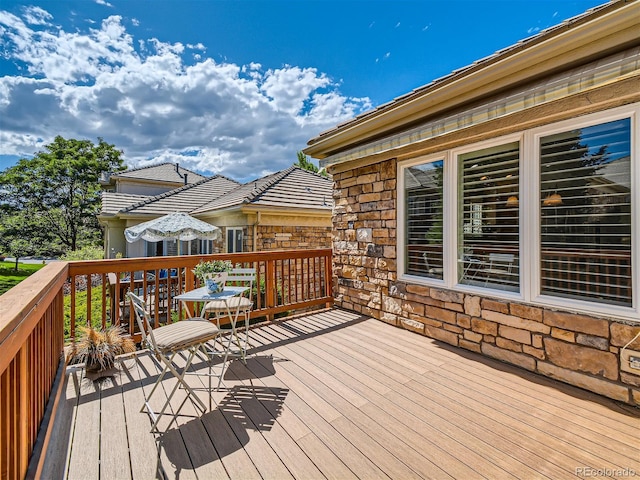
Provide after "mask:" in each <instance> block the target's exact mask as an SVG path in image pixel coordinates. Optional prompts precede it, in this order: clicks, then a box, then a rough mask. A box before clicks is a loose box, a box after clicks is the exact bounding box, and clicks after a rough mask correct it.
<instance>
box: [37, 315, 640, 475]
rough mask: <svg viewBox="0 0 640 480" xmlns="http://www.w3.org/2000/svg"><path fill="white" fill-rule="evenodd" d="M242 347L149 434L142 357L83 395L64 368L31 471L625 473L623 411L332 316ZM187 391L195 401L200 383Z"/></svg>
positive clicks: (635, 441) (265, 334) (632, 415)
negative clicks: (216, 381)
mask: <svg viewBox="0 0 640 480" xmlns="http://www.w3.org/2000/svg"><path fill="white" fill-rule="evenodd" d="M251 343H252V347H253V348H252V350H251V353H252V357H251V358H250V359H249V360H248V362H247V366H246V367H245V366H244V365H243V364H242V363H240V362H238V361H235V362H233V363H232V365H231V367H230V368H229V370H228V371H227V373H226V375H225V387H226V388H224V389H222V390H221V391H220V392H214V393H213V395H212V396H211V399H212V401H213V404H212V409H211V410H210V411H209V412H207V413H205V414H204V415H198V414H196V410H195V409H194V407H193V405H192V404H191V402H187V403H186V404H185V406H184V408H183V410H182V412H181V413H180V415H179V416H178V417H176V421H174V422H172V418H169V417H165V418H164V419H163V420H162V421H161V424H160V426H161V429H162V430H163V432H164V433H162V434H156V435H153V434H151V433H149V428H150V420H149V417H148V415H146V414H144V413H140V412H139V410H140V407H141V405H142V403H143V398H144V396H145V394H146V393H148V392H149V390H150V386H151V385H152V384H153V382H154V381H155V376H156V375H157V373H158V370H157V367H156V365H155V363H154V362H153V361H152V359H151V358H150V357H149V356H148V355H146V354H144V355H140V356H138V357H137V358H134V359H129V360H126V361H125V362H124V363H123V365H122V370H121V372H120V373H119V374H118V375H116V376H115V377H113V378H112V379H109V380H104V381H103V382H102V383H101V384H99V385H96V384H94V383H93V382H91V381H89V380H88V379H82V378H80V373H78V372H77V373H75V374H74V373H70V374H68V375H67V383H66V386H65V390H64V393H63V398H62V400H61V402H60V407H59V409H58V415H57V416H56V422H55V425H54V430H53V434H52V439H51V441H50V444H49V451H48V455H47V457H46V460H45V469H44V475H45V476H46V478H70V479H85V478H86V479H101V480H107V479H117V480H123V479H130V478H134V479H152V478H167V479H178V478H180V479H190V478H199V479H218V478H231V479H242V480H244V479H254V478H255V479H259V478H264V479H286V478H296V479H321V478H332V479H350V478H361V479H377V478H392V479H403V480H404V479H412V478H437V479H440V478H442V479H445V478H458V479H474V478H489V479H503V478H504V479H506V478H525V479H532V478H549V479H562V478H584V477H587V476H594V475H595V474H596V473H599V474H601V475H600V476H603V475H602V474H607V475H608V476H614V477H616V476H618V477H621V478H625V477H627V478H628V477H629V476H631V474H630V472H631V473H635V475H636V476H638V475H640V440H639V439H640V436H639V435H640V434H639V432H640V416H639V412H638V411H637V410H636V409H633V408H631V407H626V406H623V405H619V404H617V403H615V402H612V401H609V400H607V399H605V398H602V397H599V396H597V395H594V394H591V393H588V392H585V391H583V390H580V389H577V388H573V387H571V386H567V385H564V384H561V383H557V382H555V381H552V380H549V379H546V378H541V377H538V376H536V375H533V374H531V373H529V372H527V371H524V370H520V369H518V368H515V367H511V366H508V365H504V364H501V363H499V362H495V361H493V360H490V359H487V358H484V357H482V356H479V355H476V354H473V353H470V352H467V351H465V350H462V349H456V348H453V347H451V346H449V345H446V344H442V343H439V342H437V341H434V340H431V339H428V338H425V337H422V336H419V335H416V334H414V333H411V332H408V331H405V330H402V329H398V328H394V327H392V326H389V325H386V324H384V323H381V322H379V321H376V320H373V319H370V318H367V317H363V316H359V315H358V314H355V313H352V312H346V311H343V310H327V311H323V312H319V313H315V314H312V315H307V316H302V317H298V318H296V319H293V320H288V321H283V322H281V323H276V324H272V325H268V326H264V327H260V328H256V329H254V330H252V339H251ZM196 367H197V368H199V369H200V370H201V371H203V372H205V371H206V370H207V369H206V363H204V362H202V363H200V364H198V365H197V366H196ZM190 381H192V382H194V385H197V386H198V387H199V390H198V392H199V394H200V395H201V397H202V398H203V399H204V400H205V401H208V399H209V396H208V394H207V392H206V391H205V388H204V385H205V384H206V379H204V380H203V377H199V376H192V377H190ZM172 382H173V381H172V380H166V381H165V382H163V383H164V384H166V388H170V386H171V385H172ZM203 382H204V383H203ZM161 393H162V394H163V395H164V392H161ZM183 395H184V391H179V394H177V395H176V396H175V397H174V401H173V403H172V404H175V405H176V406H177V405H179V403H180V401H181V400H182V398H183ZM181 396H182V397H181ZM165 398H166V397H165ZM152 400H155V401H156V402H157V403H159V402H161V401H162V398H160V395H159V394H155V395H154V398H153V399H152Z"/></svg>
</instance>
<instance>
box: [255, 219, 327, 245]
mask: <svg viewBox="0 0 640 480" xmlns="http://www.w3.org/2000/svg"><path fill="white" fill-rule="evenodd" d="M256 245H257V250H258V251H266V250H280V249H291V248H300V249H310V248H329V246H330V245H331V227H330V226H329V227H322V226H299V225H285V226H282V225H280V226H278V225H258V227H257V229H256Z"/></svg>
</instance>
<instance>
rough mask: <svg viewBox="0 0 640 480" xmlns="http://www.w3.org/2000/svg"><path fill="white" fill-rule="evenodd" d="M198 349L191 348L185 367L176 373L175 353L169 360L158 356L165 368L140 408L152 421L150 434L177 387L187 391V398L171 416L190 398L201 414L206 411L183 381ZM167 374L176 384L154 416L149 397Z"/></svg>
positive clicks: (163, 413)
mask: <svg viewBox="0 0 640 480" xmlns="http://www.w3.org/2000/svg"><path fill="white" fill-rule="evenodd" d="M199 348H200V347H199V346H198V347H193V348H191V349H189V357H188V358H187V363H186V365H185V367H184V368H183V369H182V371H178V370H177V369H176V368H175V367H174V365H173V358H174V357H175V356H176V354H177V352H175V353H174V354H173V355H171V358H167V357H165V356H164V355H160V359H161V360H162V362H163V363H164V364H165V368H164V370H163V371H162V373H161V374H160V376H159V377H158V380H156V383H155V385H154V386H153V388H152V389H151V392H150V393H149V396H148V397H147V399H146V401H145V403H144V405H143V406H142V409H141V410H140V411H144V409H145V407H146V408H147V412H148V413H149V414H150V415H151V417H152V419H153V424H152V425H151V431H152V432H153V431H154V430H156V427H157V425H158V422H159V421H160V418H161V417H162V416H163V415H165V411H166V410H167V407H169V405H170V403H171V398H172V397H173V395H174V394H175V392H176V391H177V390H178V387H180V386H181V385H182V387H184V388H185V390H187V396H186V397H185V399H184V400H183V401H182V403H181V404H180V406H179V407H178V409H177V410H176V411H175V412H173V415H174V416H175V415H178V413H180V410H181V409H182V407H183V406H184V404H185V402H186V401H187V399H188V398H191V399H192V400H194V402H195V403H196V405H197V406H198V407H200V409H201V411H202V413H204V412H206V411H207V407H206V405H205V404H204V403H203V402H202V400H200V398H198V396H197V395H196V394H195V392H194V391H193V389H192V388H191V387H190V386H189V385H188V384H187V382H185V380H184V376H185V374H186V373H187V370H189V367H190V366H191V363H192V362H193V359H194V358H195V356H196V353H197V352H198V351H199ZM167 372H171V373H172V374H173V376H174V377H175V378H176V379H177V382H176V384H175V385H174V386H173V389H172V390H171V393H170V394H169V395H168V396H167V400H166V401H165V403H164V405H163V406H162V409H161V410H160V412H158V413H157V414H156V413H155V412H154V411H153V409H152V408H151V405H150V404H149V400H150V399H151V396H152V395H153V393H154V392H155V390H156V388H157V387H158V385H159V384H160V382H161V381H162V379H163V378H164V376H165V374H166V373H167Z"/></svg>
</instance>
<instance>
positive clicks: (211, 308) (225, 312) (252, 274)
mask: <svg viewBox="0 0 640 480" xmlns="http://www.w3.org/2000/svg"><path fill="white" fill-rule="evenodd" d="M255 279H256V270H255V269H254V268H235V269H233V270H232V271H231V272H229V275H228V277H227V284H229V283H231V284H234V285H237V286H243V287H246V288H247V289H246V290H245V291H244V293H242V294H240V295H237V296H235V297H232V298H230V299H228V300H213V301H210V302H207V303H206V304H205V306H204V308H203V309H202V312H203V313H202V315H203V316H205V315H206V316H207V317H209V318H210V317H211V316H214V317H215V319H216V324H217V326H218V329H219V330H220V333H221V334H223V333H226V334H227V345H226V346H224V345H223V346H224V348H225V360H226V359H227V358H228V357H229V356H238V357H240V358H241V359H242V361H243V363H245V364H246V363H247V344H248V341H249V316H250V314H251V310H252V309H253V300H252V299H251V295H252V291H253V284H254V282H255ZM240 317H242V320H243V322H244V323H243V326H242V330H243V331H242V332H239V330H240V329H239V328H238V327H237V322H238V320H239V318H240ZM224 318H229V320H230V323H229V325H228V326H227V325H221V324H220V321H221V320H222V319H224ZM241 333H243V334H244V335H242V336H243V338H241ZM221 342H222V339H221ZM232 344H235V345H236V346H237V347H238V349H239V351H238V352H237V353H235V352H234V353H232V352H231V348H232Z"/></svg>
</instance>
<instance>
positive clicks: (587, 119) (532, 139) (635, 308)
mask: <svg viewBox="0 0 640 480" xmlns="http://www.w3.org/2000/svg"><path fill="white" fill-rule="evenodd" d="M639 114H640V105H637V104H636V105H635V106H634V105H630V106H625V107H619V108H615V109H612V110H606V111H604V112H598V113H594V114H590V115H585V116H584V117H579V118H574V119H571V120H564V121H562V122H558V123H554V124H551V125H546V126H544V127H538V128H535V129H532V130H529V131H527V132H526V134H525V135H526V139H525V141H526V142H528V144H529V146H530V149H531V151H530V154H531V156H530V157H529V159H530V161H529V163H530V165H529V172H528V174H529V175H530V178H532V179H533V181H532V182H531V183H532V185H533V186H534V190H535V192H534V193H535V197H536V198H534V201H533V202H529V204H528V205H527V209H528V216H529V217H530V218H532V219H535V221H530V222H527V223H528V224H529V225H530V227H531V229H532V232H531V235H529V236H528V237H527V238H526V242H525V245H524V248H526V249H528V250H529V251H531V252H532V255H530V258H529V260H530V262H531V263H532V265H530V266H529V274H530V277H531V278H530V287H529V289H528V292H527V293H528V294H527V296H526V300H527V301H529V302H531V303H535V304H537V305H541V306H546V307H562V308H566V309H570V310H576V311H580V312H585V313H598V314H602V315H606V316H614V317H621V318H628V319H631V320H635V321H639V320H638V313H639V312H640V309H639V306H640V305H639V304H640V301H639V299H638V292H639V290H638V281H637V280H638V278H639V275H638V270H639V268H640V266H639V265H638V260H639V257H638V249H639V247H640V238H639V235H640V228H639V225H640V208H638V207H637V205H638V201H640V196H639V195H638V190H639V189H640V168H638V165H639V162H640V158H639V157H638V147H639V145H638V136H639V133H638V117H639ZM624 118H630V119H631V127H630V128H631V158H630V162H631V274H632V278H631V295H632V301H633V303H632V306H631V307H623V306H618V305H608V304H602V303H597V302H588V301H581V300H575V299H568V298H562V297H554V296H551V295H543V294H542V293H541V292H540V269H539V268H537V266H538V265H540V223H541V222H540V208H539V205H540V201H541V199H540V151H539V148H538V144H539V142H540V138H542V137H544V136H547V135H553V134H555V133H561V132H565V131H567V130H571V129H577V128H584V127H588V126H591V125H597V124H602V123H607V122H613V121H616V120H621V119H624Z"/></svg>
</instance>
